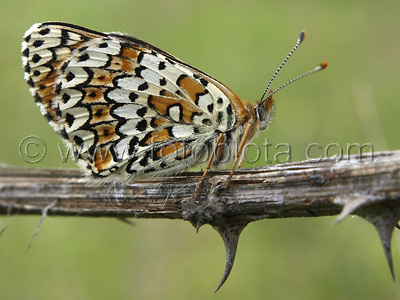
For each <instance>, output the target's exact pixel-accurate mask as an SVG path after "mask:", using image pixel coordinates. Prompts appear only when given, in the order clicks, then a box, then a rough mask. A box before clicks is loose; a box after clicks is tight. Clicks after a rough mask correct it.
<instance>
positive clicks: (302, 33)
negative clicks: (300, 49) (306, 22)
mask: <svg viewBox="0 0 400 300" xmlns="http://www.w3.org/2000/svg"><path fill="white" fill-rule="evenodd" d="M305 38H306V32H305V31H304V30H302V31H301V32H300V37H299V41H300V43H301V42H302V41H304V39H305Z"/></svg>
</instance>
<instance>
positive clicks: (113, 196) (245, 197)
mask: <svg viewBox="0 0 400 300" xmlns="http://www.w3.org/2000/svg"><path fill="white" fill-rule="evenodd" d="M361 158H362V159H361ZM361 158H360V157H359V156H350V157H347V158H343V159H341V160H340V161H337V159H336V158H328V159H321V160H320V161H317V160H309V161H303V162H297V163H287V164H281V165H271V166H267V167H262V168H255V169H243V170H237V171H236V172H235V176H234V177H233V180H232V181H231V183H230V185H229V188H228V189H227V190H225V189H224V188H223V183H224V182H225V180H226V178H227V176H228V172H225V171H222V172H213V173H210V175H209V176H208V179H207V180H206V182H205V184H204V185H203V186H202V188H201V189H200V193H199V196H198V197H197V199H193V197H192V195H193V193H194V190H195V187H196V185H197V183H198V181H199V178H200V175H201V174H200V173H186V174H184V175H181V176H175V177H166V178H154V179H148V180H141V181H136V182H133V183H129V184H124V183H107V184H102V185H97V186H93V185H90V184H88V182H89V181H88V180H87V179H86V178H83V177H82V176H81V173H80V172H79V171H77V170H54V169H33V168H10V167H1V168H0V214H9V213H11V214H14V213H18V214H41V212H42V210H43V208H45V207H46V206H47V205H49V204H50V203H52V202H53V201H54V200H56V204H55V205H53V206H52V207H51V208H50V209H48V212H47V213H48V215H80V216H93V217H94V216H96V217H124V218H125V217H139V218H173V219H182V218H183V219H187V220H189V221H191V222H192V223H193V224H194V225H196V226H200V225H202V224H203V223H209V224H213V222H216V219H218V217H219V216H221V217H224V218H235V219H241V220H244V221H246V222H247V223H248V222H249V221H253V220H258V219H263V218H284V217H315V216H325V215H334V214H338V213H339V212H340V211H341V209H342V207H343V204H344V203H345V202H344V201H353V199H354V201H357V199H359V198H360V196H362V197H368V199H369V202H370V203H374V202H376V201H379V202H380V201H382V200H388V201H389V200H390V201H392V200H395V201H396V205H397V203H400V201H399V200H400V151H395V152H380V153H374V154H373V155H372V156H371V155H367V154H364V155H363V156H362V157H361ZM349 199H350V200H349ZM393 204H394V202H393Z"/></svg>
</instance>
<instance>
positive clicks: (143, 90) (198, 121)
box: [22, 22, 244, 177]
mask: <svg viewBox="0 0 400 300" xmlns="http://www.w3.org/2000/svg"><path fill="white" fill-rule="evenodd" d="M22 55H23V65H24V68H25V79H26V80H27V82H28V84H29V86H30V91H31V93H32V95H33V96H34V97H35V100H36V102H37V103H38V105H39V106H40V109H41V112H42V114H43V115H44V116H45V118H46V119H47V121H48V122H49V123H50V125H51V126H52V127H53V128H54V129H55V131H56V132H57V133H58V134H59V135H60V136H61V137H62V138H63V139H64V140H65V141H66V142H67V144H68V145H69V146H72V148H73V149H74V153H75V155H76V157H77V158H78V161H79V162H80V164H81V165H82V166H83V167H84V168H85V169H87V170H88V171H89V173H92V174H93V175H97V176H108V175H110V174H111V173H114V174H118V175H126V176H128V177H131V176H135V177H136V176H137V177H139V176H140V177H144V176H146V175H150V174H151V176H157V175H165V174H175V173H178V172H182V171H184V170H186V169H188V168H190V167H192V166H194V165H196V164H197V163H198V161H199V160H200V159H201V157H203V156H204V153H205V152H206V150H207V149H208V148H209V147H210V145H211V144H212V143H213V141H214V140H215V138H216V136H217V135H218V133H219V132H227V131H229V130H230V129H232V128H233V127H234V125H235V123H237V122H238V117H237V116H239V118H240V116H241V114H243V112H244V107H243V104H241V101H240V100H239V99H238V98H237V96H236V95H235V94H234V93H233V92H232V91H230V90H229V89H228V88H227V87H225V86H224V85H222V84H221V83H219V82H218V81H216V80H215V79H213V78H211V77H209V76H208V75H206V74H204V73H202V72H201V71H199V70H197V69H195V68H193V67H191V66H189V65H187V64H185V63H183V62H181V61H180V60H178V59H177V58H175V57H173V56H171V55H169V54H168V53H166V52H164V51H162V50H160V49H158V48H156V47H154V46H151V45H149V44H147V43H145V42H143V41H141V40H138V39H136V38H134V37H130V36H126V35H121V34H114V33H110V34H106V33H100V32H96V31H92V30H89V29H86V28H82V27H79V26H75V25H71V24H66V23H58V22H47V23H40V24H35V25H33V26H32V27H31V28H30V29H29V30H28V31H27V32H26V33H25V36H24V42H23V43H22Z"/></svg>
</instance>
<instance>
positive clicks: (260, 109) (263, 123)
mask: <svg viewBox="0 0 400 300" xmlns="http://www.w3.org/2000/svg"><path fill="white" fill-rule="evenodd" d="M254 110H255V111H256V117H257V120H258V128H259V129H260V130H264V129H266V128H267V127H268V126H269V124H270V123H271V121H272V118H273V116H274V96H273V94H272V92H270V94H269V95H268V97H267V98H266V99H265V101H263V102H261V103H259V104H257V105H256V106H255V107H254Z"/></svg>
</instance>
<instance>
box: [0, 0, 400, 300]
mask: <svg viewBox="0 0 400 300" xmlns="http://www.w3.org/2000/svg"><path fill="white" fill-rule="evenodd" d="M399 13H400V2H399V1H396V0H393V1H386V0H382V1H372V0H368V1H365V0H364V1H361V0H359V1H353V0H350V1H312V0H303V1H297V2H296V1H281V0H280V1H275V0H274V1H251V0H248V1H236V0H232V1H212V0H203V1H184V0H170V1H136V0H134V1H128V0H126V1H123V0H114V1H105V0H97V1H91V0H90V1H80V0H69V1H59V0H52V1H44V0H35V1H23V0H15V1H9V2H5V3H3V4H2V9H1V10H0V20H1V21H0V22H1V26H0V37H1V48H0V53H1V55H0V66H1V72H0V76H1V80H0V89H1V105H2V108H1V110H0V124H1V126H3V127H4V128H3V130H1V131H0V137H1V147H0V161H1V162H2V163H6V164H9V165H18V166H26V167H35V168H40V167H54V168H72V167H75V166H74V165H73V163H71V162H69V163H67V164H65V163H62V161H61V159H60V154H59V152H58V148H57V143H59V139H58V137H57V135H56V134H55V133H54V132H53V130H52V129H51V128H50V126H49V125H48V124H46V122H45V120H44V118H43V117H42V116H41V114H40V113H39V110H38V108H37V107H36V106H35V104H34V101H33V98H32V97H31V95H30V94H29V92H28V86H27V85H26V83H25V81H24V79H23V70H22V68H21V59H20V43H21V40H22V35H23V34H24V32H25V30H27V29H28V28H29V27H30V26H31V25H32V24H33V23H36V22H43V21H65V22H71V23H75V24H78V25H81V26H85V27H88V28H91V29H94V30H98V31H121V32H126V33H129V34H131V35H134V36H136V37H139V38H141V39H144V40H146V41H148V42H150V43H152V44H154V45H155V46H158V47H160V48H161V49H163V50H166V51H168V52H170V53H172V54H173V55H176V56H177V57H179V58H181V59H182V60H183V61H185V62H187V63H189V64H192V65H193V66H195V67H197V68H199V69H201V70H203V71H205V72H206V73H208V74H210V75H211V76H213V77H215V78H217V79H218V80H220V81H222V82H223V83H225V84H226V85H227V86H229V87H230V88H231V89H232V90H234V91H235V92H236V93H237V94H238V95H239V96H240V97H241V98H242V99H243V100H250V101H256V100H257V99H259V97H260V96H261V94H262V92H263V90H264V88H265V87H266V84H267V82H268V80H269V78H270V76H271V75H272V74H273V72H274V71H275V69H276V68H277V67H278V66H279V64H280V63H281V61H282V60H283V58H284V57H285V56H286V54H287V52H288V51H289V50H290V49H291V47H292V46H293V45H294V43H295V42H296V39H297V37H298V34H299V33H300V31H301V30H302V29H304V30H306V31H307V37H306V40H305V42H304V44H303V45H302V46H301V47H300V48H299V50H298V51H297V52H296V53H295V54H294V56H293V57H292V59H291V60H290V61H289V63H288V64H287V66H286V67H285V68H284V69H283V71H282V72H281V73H280V75H279V77H278V78H277V80H276V82H275V84H274V86H275V87H276V86H277V85H278V84H281V83H283V82H285V81H286V80H289V79H291V78H293V77H294V76H296V75H298V74H300V73H302V72H304V71H308V70H309V69H312V68H314V67H315V66H316V65H318V64H319V63H320V62H321V61H323V60H326V61H328V63H329V67H328V68H327V70H325V71H323V72H321V73H318V74H315V75H312V76H311V77H309V78H307V79H304V80H302V81H301V82H298V83H295V84H293V85H292V86H291V87H288V88H286V89H284V90H283V91H281V92H279V93H278V94H277V95H276V103H277V109H276V110H277V113H276V117H275V121H274V123H273V124H272V126H271V127H270V129H269V130H268V131H265V132H261V133H260V135H259V137H258V138H257V139H256V142H257V143H259V144H261V143H263V142H264V140H265V138H266V137H268V138H269V142H270V143H272V144H273V146H271V147H270V150H274V146H275V145H277V144H278V143H290V145H291V147H292V159H293V161H298V160H304V159H305V149H306V147H307V145H308V144H310V143H319V144H320V145H321V146H322V147H326V145H328V144H329V143H338V144H340V145H341V146H342V147H343V148H344V149H345V148H346V145H347V143H360V144H362V143H371V144H373V146H374V149H375V151H383V150H396V149H400V139H399V123H400V122H399V116H400V101H399V97H398V95H399V94H400V85H399V79H400V72H399V70H400V59H399V48H400V30H399V29H400V18H399ZM29 135H36V136H39V137H41V138H42V139H44V140H45V142H46V144H47V155H46V156H45V158H44V159H43V160H42V161H41V162H40V163H38V164H35V165H30V164H27V163H25V162H24V161H23V160H22V159H21V158H20V156H19V154H18V145H19V143H20V141H21V140H22V139H23V138H24V137H26V136H29ZM279 150H280V151H282V150H284V149H279ZM271 153H272V154H271V157H270V158H272V157H273V153H274V151H272V152H271ZM335 153H336V154H338V153H339V152H338V151H337V148H336V150H335V149H334V148H332V149H331V152H330V153H329V154H330V155H334V154H335ZM311 154H312V156H314V157H317V156H320V155H324V153H323V150H321V151H320V152H319V151H314V152H312V153H311ZM249 155H250V156H251V155H253V154H252V153H249ZM283 158H284V157H282V159H283ZM262 164H263V163H262V161H261V162H258V163H257V164H247V165H245V167H252V166H255V165H262ZM333 220H334V217H323V218H307V219H305V218H304V219H284V220H263V221H259V222H255V223H252V224H250V225H249V226H248V227H247V228H246V230H245V231H244V232H243V234H242V237H241V242H240V244H239V249H238V254H237V259H236V264H235V266H234V268H233V272H232V274H231V276H230V278H229V280H228V281H227V283H226V284H225V285H224V286H223V288H222V289H221V290H220V291H219V292H218V293H217V294H216V295H213V294H212V292H213V291H214V289H215V288H216V286H217V284H218V282H219V280H220V278H221V276H222V273H223V268H224V263H225V252H224V247H223V243H222V241H221V240H220V238H219V236H218V235H217V233H216V232H214V231H213V230H212V229H211V228H210V227H209V226H204V227H202V228H201V229H200V232H199V233H198V234H195V230H194V228H192V226H191V225H190V224H189V223H188V222H183V221H168V220H135V224H136V226H135V227H131V226H128V225H126V224H124V223H122V222H119V221H116V220H113V219H105V218H102V219H90V218H81V217H76V218H74V217H68V218H66V217H65V218H64V217H54V218H52V217H48V218H47V219H45V221H44V224H43V226H42V228H41V229H42V230H41V232H40V234H39V235H38V236H37V238H36V239H35V241H34V242H33V246H32V247H31V249H30V251H29V252H28V253H26V248H27V245H28V243H29V241H30V239H31V236H32V234H33V232H34V230H35V227H36V225H37V222H38V221H39V217H38V216H29V217H28V216H17V217H6V216H1V217H0V225H1V224H7V223H9V222H11V223H10V225H9V227H8V229H7V230H6V231H5V232H4V233H3V235H2V236H1V237H0V260H1V265H0V298H1V299H187V298H190V299H208V298H213V299H243V297H246V299H377V298H378V297H379V298H380V299H400V289H399V286H398V285H396V284H394V283H393V282H392V280H391V277H390V273H389V270H388V267H387V264H386V261H385V258H384V254H383V251H382V249H381V245H380V243H379V240H378V236H377V234H376V232H375V229H374V228H373V227H372V226H371V225H369V224H368V223H367V222H366V221H364V220H362V219H360V218H348V219H347V220H345V221H344V222H343V223H341V224H339V225H337V226H335V227H332V225H331V224H332V221H333ZM399 240H400V239H399V233H398V232H396V233H395V234H394V238H393V254H394V261H395V269H396V271H397V273H398V274H400V268H399V265H400V257H399V254H398V249H399Z"/></svg>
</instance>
